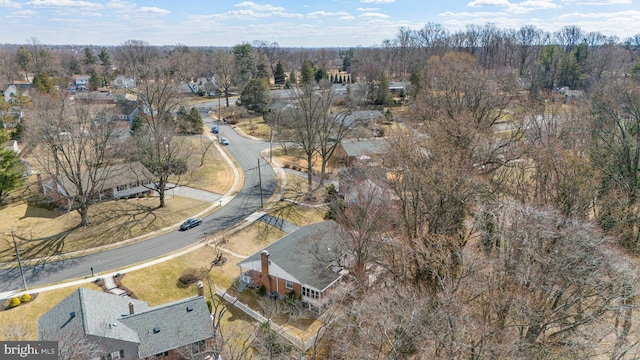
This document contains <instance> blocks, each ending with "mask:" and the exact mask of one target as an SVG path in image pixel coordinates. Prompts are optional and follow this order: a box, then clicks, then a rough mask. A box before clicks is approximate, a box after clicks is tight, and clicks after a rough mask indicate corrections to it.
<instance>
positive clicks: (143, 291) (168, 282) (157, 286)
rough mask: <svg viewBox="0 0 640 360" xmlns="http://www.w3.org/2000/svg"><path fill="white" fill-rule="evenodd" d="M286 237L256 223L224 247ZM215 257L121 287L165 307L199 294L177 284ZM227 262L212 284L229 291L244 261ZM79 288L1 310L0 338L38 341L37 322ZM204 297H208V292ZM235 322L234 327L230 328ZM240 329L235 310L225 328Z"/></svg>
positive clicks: (242, 251) (151, 270) (165, 267)
mask: <svg viewBox="0 0 640 360" xmlns="http://www.w3.org/2000/svg"><path fill="white" fill-rule="evenodd" d="M282 236H284V233H282V232H281V231H279V230H277V229H275V228H273V227H271V226H269V225H266V224H264V223H262V222H256V223H253V224H252V225H250V226H247V227H246V228H244V229H242V230H240V231H238V232H235V233H233V234H225V235H224V239H225V241H226V242H225V243H224V244H223V246H224V247H225V248H227V249H229V250H231V251H233V252H236V253H238V254H239V255H243V256H248V255H252V254H253V253H254V252H256V251H258V250H260V249H262V248H264V247H266V246H267V245H269V244H271V243H273V242H275V241H276V240H278V239H280V238H281V237H282ZM213 256H214V250H213V249H211V248H209V247H203V248H200V249H198V250H195V251H192V252H189V253H187V254H184V255H182V256H179V257H176V258H175V259H172V260H169V261H165V262H162V263H160V264H156V265H154V266H150V267H147V268H144V269H140V270H137V271H132V272H129V273H126V274H125V276H124V277H123V279H122V284H123V285H124V286H126V287H127V288H128V289H129V290H131V291H132V292H133V293H134V294H135V295H136V296H137V297H138V298H139V299H140V300H142V301H146V302H148V303H149V305H151V306H156V305H160V304H164V303H167V302H171V301H175V300H179V299H182V298H185V297H189V296H194V295H195V294H197V287H196V285H195V284H194V285H190V286H188V287H181V286H179V285H178V277H179V276H180V274H182V272H183V271H184V270H185V269H188V268H196V269H200V268H209V266H210V263H211V260H212V259H213ZM224 256H225V258H226V259H227V261H226V263H225V264H224V265H222V266H215V267H213V268H212V270H211V271H210V272H209V276H210V278H211V280H212V282H213V284H216V285H218V286H219V287H221V288H229V287H231V286H232V285H233V283H234V281H236V280H237V278H238V276H239V269H238V267H237V266H236V264H237V263H238V262H240V261H241V260H242V259H243V258H239V257H235V256H233V255H230V254H228V253H225V254H224ZM78 287H80V286H74V287H69V288H64V289H59V290H52V291H47V292H43V293H40V294H38V295H37V297H36V298H35V299H34V300H33V302H31V303H27V304H23V305H21V306H19V307H17V308H14V309H11V310H6V311H0V323H2V324H3V325H4V326H3V329H4V330H3V331H4V334H3V333H0V339H7V338H8V335H7V334H8V331H9V330H10V331H12V332H16V331H17V330H20V331H23V332H25V334H26V335H25V336H24V337H23V338H25V339H35V336H36V322H37V319H38V318H39V317H40V316H41V315H42V314H44V313H45V312H46V311H48V310H49V309H51V308H52V307H53V306H54V305H55V304H57V303H58V302H60V301H61V300H62V299H63V298H64V297H66V296H67V295H69V294H70V293H72V292H73V291H75V290H76V289H77V288H78ZM81 287H85V288H88V289H93V290H98V291H100V290H101V289H100V288H99V287H98V286H96V285H94V284H85V285H82V286H81ZM205 296H206V297H209V291H208V289H206V291H205ZM232 323H235V325H231V324H232ZM225 324H229V326H240V328H242V329H250V328H252V325H251V324H250V322H248V319H247V317H246V316H245V315H244V314H243V313H242V312H240V311H238V310H236V309H232V310H231V311H229V312H228V313H227V316H226V317H225V319H224V322H223V326H225Z"/></svg>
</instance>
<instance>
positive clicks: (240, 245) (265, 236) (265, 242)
mask: <svg viewBox="0 0 640 360" xmlns="http://www.w3.org/2000/svg"><path fill="white" fill-rule="evenodd" d="M285 235H286V233H284V232H283V231H280V230H278V229H276V228H274V227H273V226H271V225H267V224H265V223H263V222H261V221H256V222H254V223H253V224H251V225H249V226H247V227H245V228H244V229H242V230H240V231H238V232H236V233H233V234H232V235H230V236H225V237H224V239H225V240H226V241H225V243H224V244H223V245H222V246H223V247H224V248H226V249H229V250H230V251H233V252H234V253H236V254H239V255H244V256H251V255H253V254H255V253H256V252H258V250H261V249H263V248H265V247H267V246H269V245H270V244H272V243H274V242H275V241H277V240H279V239H280V238H282V237H284V236H285ZM238 261H239V260H238ZM236 275H239V274H236Z"/></svg>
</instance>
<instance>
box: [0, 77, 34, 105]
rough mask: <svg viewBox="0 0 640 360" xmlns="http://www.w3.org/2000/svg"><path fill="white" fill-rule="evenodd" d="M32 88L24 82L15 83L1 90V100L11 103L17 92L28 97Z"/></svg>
mask: <svg viewBox="0 0 640 360" xmlns="http://www.w3.org/2000/svg"><path fill="white" fill-rule="evenodd" d="M31 87H32V84H30V83H26V82H16V83H13V84H9V85H7V86H6V87H5V88H4V89H3V90H2V99H3V100H4V102H8V103H13V99H14V98H15V97H16V96H18V92H19V91H22V92H23V94H24V95H27V96H28V95H29V89H30V88H31Z"/></svg>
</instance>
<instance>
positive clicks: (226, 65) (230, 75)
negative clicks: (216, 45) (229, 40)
mask: <svg viewBox="0 0 640 360" xmlns="http://www.w3.org/2000/svg"><path fill="white" fill-rule="evenodd" d="M213 56H214V60H213V69H212V70H213V74H214V75H213V76H214V79H215V86H216V87H217V88H218V92H219V93H220V94H218V96H221V95H222V93H224V97H225V101H226V105H227V106H229V96H230V94H231V89H232V87H233V86H234V75H235V70H234V69H235V68H234V57H233V54H232V53H227V52H224V51H223V50H218V51H217V52H216V53H215V54H214V55H213Z"/></svg>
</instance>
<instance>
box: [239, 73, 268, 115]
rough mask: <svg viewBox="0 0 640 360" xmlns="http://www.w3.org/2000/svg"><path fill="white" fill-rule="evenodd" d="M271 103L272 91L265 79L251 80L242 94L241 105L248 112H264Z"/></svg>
mask: <svg viewBox="0 0 640 360" xmlns="http://www.w3.org/2000/svg"><path fill="white" fill-rule="evenodd" d="M270 102H271V89H269V84H268V83H267V80H265V79H258V78H256V79H251V80H250V81H249V83H248V84H247V86H245V87H244V90H242V93H241V94H240V104H241V105H242V106H244V107H245V108H246V109H247V110H253V111H257V112H263V111H264V110H266V108H267V105H269V103H270Z"/></svg>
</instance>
